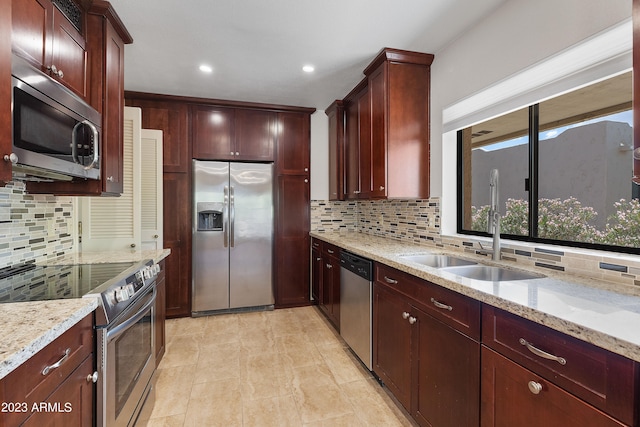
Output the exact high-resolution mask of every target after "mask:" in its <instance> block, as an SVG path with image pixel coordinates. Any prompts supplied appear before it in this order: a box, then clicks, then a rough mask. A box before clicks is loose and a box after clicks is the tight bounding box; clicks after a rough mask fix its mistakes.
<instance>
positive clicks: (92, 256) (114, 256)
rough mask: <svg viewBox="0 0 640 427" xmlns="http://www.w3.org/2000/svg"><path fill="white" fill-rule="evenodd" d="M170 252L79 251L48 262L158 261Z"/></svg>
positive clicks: (166, 250)
mask: <svg viewBox="0 0 640 427" xmlns="http://www.w3.org/2000/svg"><path fill="white" fill-rule="evenodd" d="M169 254H171V249H158V250H147V251H118V252H79V253H73V254H69V255H65V256H63V257H61V258H56V259H54V260H51V261H49V262H48V264H60V265H62V264H102V263H108V262H136V261H143V260H145V259H152V260H153V262H155V263H158V262H160V261H162V260H163V259H165V258H166V257H168V256H169Z"/></svg>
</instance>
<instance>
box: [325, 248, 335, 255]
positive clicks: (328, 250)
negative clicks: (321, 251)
mask: <svg viewBox="0 0 640 427" xmlns="http://www.w3.org/2000/svg"><path fill="white" fill-rule="evenodd" d="M327 252H329V253H330V254H333V253H335V252H333V251H332V250H331V249H327Z"/></svg>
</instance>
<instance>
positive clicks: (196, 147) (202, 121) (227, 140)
mask: <svg viewBox="0 0 640 427" xmlns="http://www.w3.org/2000/svg"><path fill="white" fill-rule="evenodd" d="M234 117H235V110H233V109H232V108H223V107H210V106H200V105H196V106H194V107H192V108H191V123H192V132H193V158H194V159H201V160H234V159H235V146H234V139H235V136H234V129H235V127H234V120H235V119H234Z"/></svg>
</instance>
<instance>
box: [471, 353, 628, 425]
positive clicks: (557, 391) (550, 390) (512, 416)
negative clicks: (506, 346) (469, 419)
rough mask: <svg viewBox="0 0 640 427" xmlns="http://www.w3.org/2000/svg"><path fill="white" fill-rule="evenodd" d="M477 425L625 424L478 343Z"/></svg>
mask: <svg viewBox="0 0 640 427" xmlns="http://www.w3.org/2000/svg"><path fill="white" fill-rule="evenodd" d="M481 425H482V426H483V427H493V426H496V427H498V426H505V427H506V426H518V427H528V426H580V427H606V426H623V425H626V424H623V423H621V422H619V421H616V420H615V419H613V418H611V417H610V416H608V415H606V414H604V413H603V412H601V411H599V410H597V409H596V408H594V407H593V406H591V405H589V404H587V403H585V402H584V401H582V400H580V399H579V398H577V397H575V396H574V395H572V394H571V393H568V392H567V391H565V390H563V389H562V388H560V387H558V386H556V385H554V384H553V383H552V382H550V381H548V380H546V379H545V378H543V377H541V376H539V375H536V374H535V373H533V372H531V371H529V370H528V369H526V368H524V367H522V366H520V365H518V364H517V363H515V362H513V361H511V360H509V359H507V358H506V357H504V356H502V355H500V354H498V353H496V352H494V351H493V350H490V349H488V348H487V347H485V346H482V422H481ZM632 425H636V424H632Z"/></svg>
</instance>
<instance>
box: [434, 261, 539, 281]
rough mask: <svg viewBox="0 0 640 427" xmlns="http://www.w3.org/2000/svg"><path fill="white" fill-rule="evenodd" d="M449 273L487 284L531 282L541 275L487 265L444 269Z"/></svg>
mask: <svg viewBox="0 0 640 427" xmlns="http://www.w3.org/2000/svg"><path fill="white" fill-rule="evenodd" d="M445 270H446V271H448V272H449V273H453V274H456V275H458V276H462V277H468V278H469V279H474V280H484V281H487V282H503V281H510V280H532V279H540V278H543V277H546V276H544V275H543V274H536V273H530V272H528V271H521V270H509V269H506V268H501V267H493V266H489V265H469V266H464V267H453V266H452V267H450V268H446V269H445Z"/></svg>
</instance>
